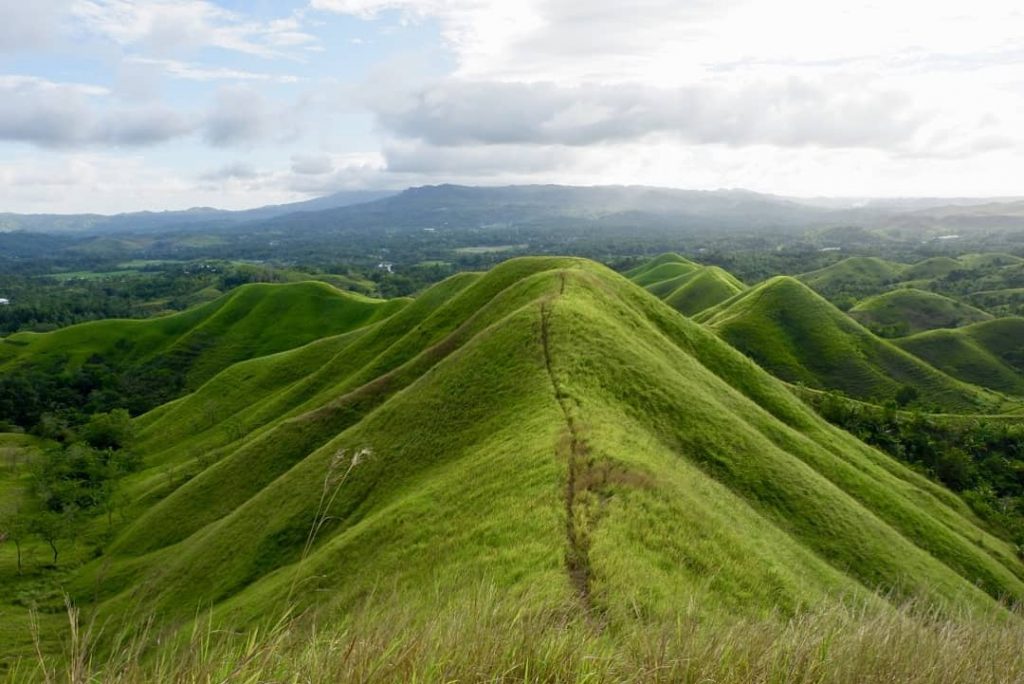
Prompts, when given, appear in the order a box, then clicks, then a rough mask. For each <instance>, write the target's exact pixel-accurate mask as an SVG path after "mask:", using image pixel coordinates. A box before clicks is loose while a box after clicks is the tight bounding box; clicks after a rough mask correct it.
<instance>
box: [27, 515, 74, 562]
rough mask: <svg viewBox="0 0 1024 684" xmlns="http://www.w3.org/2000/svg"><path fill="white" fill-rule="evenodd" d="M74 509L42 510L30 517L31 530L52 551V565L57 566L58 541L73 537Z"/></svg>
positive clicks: (72, 538)
mask: <svg viewBox="0 0 1024 684" xmlns="http://www.w3.org/2000/svg"><path fill="white" fill-rule="evenodd" d="M75 517H76V516H75V511H73V510H67V511H63V512H60V513H58V512H56V511H42V512H40V513H37V514H36V515H34V516H33V517H32V518H31V519H30V523H29V525H30V528H31V530H32V532H34V533H35V534H36V535H38V536H39V538H40V539H42V540H43V541H44V542H46V543H47V545H49V547H50V550H51V551H52V552H53V565H54V567H56V566H57V558H58V555H59V554H60V546H59V544H60V542H62V541H65V540H74V538H75V534H74V532H75V528H74V526H75V522H76V520H75Z"/></svg>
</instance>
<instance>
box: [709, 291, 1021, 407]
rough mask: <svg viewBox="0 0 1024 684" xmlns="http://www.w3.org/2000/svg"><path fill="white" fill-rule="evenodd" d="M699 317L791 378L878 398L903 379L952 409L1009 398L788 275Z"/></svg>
mask: <svg viewBox="0 0 1024 684" xmlns="http://www.w3.org/2000/svg"><path fill="white" fill-rule="evenodd" d="M696 320H698V321H699V322H701V323H703V324H704V325H706V326H707V327H708V328H710V329H711V330H713V331H714V332H715V333H716V334H718V335H720V336H721V337H722V339H724V340H726V341H727V342H729V343H730V344H731V345H732V346H734V347H735V348H736V349H738V350H740V351H742V352H743V353H745V354H747V355H749V356H750V357H751V358H752V359H754V360H755V361H757V363H759V364H760V365H761V366H762V367H764V368H765V369H767V370H769V371H770V372H772V373H773V374H774V375H776V376H777V377H779V378H782V379H783V380H786V381H788V382H794V383H802V384H804V385H806V386H808V387H812V388H815V389H836V390H840V391H842V392H844V393H846V394H848V395H849V396H852V397H855V398H858V399H863V400H867V401H877V402H882V401H885V400H887V399H891V398H893V397H894V396H895V394H896V391H897V390H898V389H899V388H900V387H902V386H904V385H908V386H911V387H914V388H915V389H916V390H917V392H918V394H919V396H921V397H922V398H924V399H925V400H926V401H927V402H928V403H929V404H930V405H932V406H933V407H935V408H938V409H939V410H941V411H947V412H953V413H956V412H976V413H998V412H1000V411H1002V410H1005V409H1007V408H1009V407H1010V406H1012V402H1007V401H1006V399H1005V398H1003V397H1000V396H999V395H996V394H993V393H991V392H989V391H987V390H984V389H982V388H979V387H975V386H973V385H968V384H967V383H964V382H961V381H959V380H956V379H954V378H952V377H950V376H948V375H946V374H945V373H943V372H941V371H939V370H937V369H935V368H933V367H932V366H930V365H928V364H927V363H924V362H922V361H921V360H920V359H918V358H917V357H915V356H912V355H911V354H908V353H906V352H905V351H903V350H902V349H900V348H898V347H897V346H895V345H893V344H892V343H891V342H889V341H887V340H883V339H881V338H879V337H877V336H875V335H874V334H872V333H871V332H870V331H869V330H867V329H866V328H864V327H863V326H862V325H860V324H859V323H857V322H856V321H855V320H853V319H851V318H850V317H848V316H847V315H845V314H844V313H843V312H842V311H840V310H839V309H837V308H835V307H834V306H833V305H832V304H830V303H829V302H828V301H827V300H825V299H824V298H823V297H821V296H820V295H818V294H816V293H815V292H814V291H813V290H811V289H810V288H809V287H808V286H806V285H804V284H803V283H801V282H800V281H799V280H796V279H794V278H791V277H788V276H777V277H775V278H771V279H769V280H767V281H765V282H764V283H761V284H759V285H758V286H756V287H754V288H751V289H749V290H747V291H746V292H743V293H741V294H739V295H737V296H735V297H733V298H732V299H730V300H728V301H726V302H723V303H722V304H719V305H718V306H717V307H714V308H712V309H708V310H707V311H705V312H703V313H702V314H700V315H699V316H697V319H696Z"/></svg>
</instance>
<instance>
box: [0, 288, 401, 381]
mask: <svg viewBox="0 0 1024 684" xmlns="http://www.w3.org/2000/svg"><path fill="white" fill-rule="evenodd" d="M407 302H408V300H407V299H395V300H390V301H385V300H380V299H371V298H369V297H364V296H362V295H358V294H354V293H350V292H342V291H340V290H338V289H336V288H334V287H332V286H330V285H328V284H326V283H319V282H299V283H287V284H264V283H258V284H250V285H243V286H241V287H238V288H236V289H235V290H232V291H231V292H229V293H228V294H226V295H223V296H221V297H219V298H217V299H215V300H214V301H211V302H209V303H207V304H204V305H201V306H198V307H196V308H193V309H190V310H188V311H184V312H182V313H178V314H173V315H170V316H163V317H158V318H152V319H142V320H113V319H111V320H101V321H91V322H89V323H82V324H79V325H73V326H70V327H67V328H62V329H59V330H56V331H53V332H49V333H29V332H25V333H16V334H13V335H9V336H8V337H5V338H3V339H0V372H7V373H10V372H13V371H17V370H19V369H45V370H46V371H47V372H53V371H55V370H57V371H60V372H63V373H64V374H65V376H66V377H68V378H69V379H73V378H74V376H75V374H76V373H77V372H79V371H80V370H81V369H82V368H83V367H84V366H85V365H86V364H92V365H94V366H95V365H97V364H99V365H102V366H103V371H102V372H104V373H114V374H120V375H123V376H124V378H125V380H124V383H123V384H128V385H131V386H133V387H140V388H146V387H148V386H150V385H156V386H159V387H161V388H163V389H167V388H177V390H176V392H177V393H180V391H186V390H191V389H195V388H197V387H199V386H200V385H201V384H202V383H203V382H205V381H206V380H208V379H209V378H210V377H212V376H213V375H215V374H216V373H217V372H218V371H220V370H222V369H224V368H226V367H228V366H230V365H231V364H233V363H236V362H238V361H242V360H245V359H249V358H253V357H257V356H265V355H267V354H273V353H276V352H280V351H284V350H286V349H291V348H294V347H298V346H301V345H304V344H306V343H308V342H312V341H313V340H316V339H319V338H322V337H324V336H327V335H333V334H338V333H341V332H346V331H351V330H355V329H357V328H360V327H363V326H367V325H370V324H372V323H374V322H375V321H379V320H382V319H384V318H386V317H388V316H389V315H391V314H392V313H394V312H396V311H399V310H400V309H401V308H402V307H403V306H405V304H406V303H407ZM139 391H140V393H146V392H147V391H148V390H146V389H140V390H139ZM161 396H164V397H167V396H175V394H174V393H171V394H170V395H168V394H167V393H164V394H162V395H161Z"/></svg>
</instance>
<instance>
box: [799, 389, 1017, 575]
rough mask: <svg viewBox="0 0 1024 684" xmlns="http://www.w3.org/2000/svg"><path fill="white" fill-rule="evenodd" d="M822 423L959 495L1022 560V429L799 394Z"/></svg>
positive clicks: (833, 395) (830, 395) (999, 422)
mask: <svg viewBox="0 0 1024 684" xmlns="http://www.w3.org/2000/svg"><path fill="white" fill-rule="evenodd" d="M804 396H805V397H806V398H807V399H808V400H809V401H811V403H813V405H814V406H815V408H816V409H817V410H818V412H819V413H820V414H821V415H822V416H823V417H824V418H826V419H827V420H829V421H830V422H832V423H835V424H836V425H839V426H840V427H842V428H843V429H844V430H847V431H849V432H850V433H852V434H853V435H855V436H856V437H857V438H859V439H861V440H863V441H865V442H867V443H868V444H871V445H873V446H876V447H878V448H880V449H882V450H883V451H885V452H886V453H888V454H890V455H892V456H893V457H895V458H897V459H899V460H900V461H903V462H905V463H910V464H911V465H913V466H916V467H918V468H920V469H921V470H922V471H923V472H925V473H927V474H928V475H930V476H931V477H933V478H935V479H936V480H938V481H939V482H942V484H944V485H945V486H947V487H949V488H950V489H952V490H953V491H955V492H959V493H960V494H961V495H962V496H963V498H964V500H965V501H967V503H968V504H969V505H970V506H971V508H972V509H973V510H974V511H975V513H977V514H978V515H979V516H981V517H982V518H983V519H985V520H986V521H987V522H988V523H989V524H990V525H991V526H993V527H995V528H996V529H998V530H1000V532H1001V533H1002V535H1003V536H1004V537H1005V538H1007V539H1008V540H1010V541H1011V542H1013V543H1014V544H1015V545H1016V547H1017V554H1018V555H1019V556H1020V557H1021V560H1024V424H1022V423H1021V422H1020V421H1017V420H1014V421H1006V420H993V419H988V418H985V417H981V418H968V417H959V416H957V417H951V416H929V415H926V414H921V413H917V412H914V413H906V412H902V411H898V410H896V407H895V405H894V404H891V405H889V406H887V407H877V406H872V405H870V404H863V403H860V402H855V401H849V400H848V399H846V398H844V397H842V396H841V395H838V394H837V393H834V392H832V393H825V394H815V393H806V394H805V395H804Z"/></svg>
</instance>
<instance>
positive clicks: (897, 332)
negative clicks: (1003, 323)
mask: <svg viewBox="0 0 1024 684" xmlns="http://www.w3.org/2000/svg"><path fill="white" fill-rule="evenodd" d="M847 313H849V315H850V316H852V317H853V318H855V319H856V320H857V321H858V322H859V323H860V324H861V325H863V326H864V327H866V328H868V329H870V330H871V331H872V332H874V333H876V334H879V335H882V336H884V337H903V336H906V335H913V334H914V333H919V332H924V331H925V330H935V329H938V328H959V327H961V326H964V325H969V324H971V323H979V322H981V321H987V320H990V319H991V318H992V315H991V314H989V313H986V312H984V311H982V310H981V309H978V308H975V307H973V306H971V305H969V304H964V303H962V302H958V301H956V300H955V299H950V298H949V297H944V296H942V295H940V294H935V293H934V292H925V291H924V290H917V289H914V288H901V289H898V290H890V291H889V292H886V293H885V294H880V295H876V296H874V297H869V298H868V299H865V300H864V301H862V302H859V303H858V304H857V305H856V306H854V307H853V308H851V309H850V310H849V311H848V312H847Z"/></svg>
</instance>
